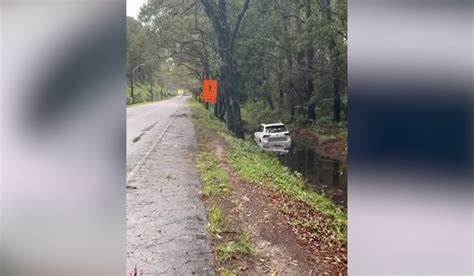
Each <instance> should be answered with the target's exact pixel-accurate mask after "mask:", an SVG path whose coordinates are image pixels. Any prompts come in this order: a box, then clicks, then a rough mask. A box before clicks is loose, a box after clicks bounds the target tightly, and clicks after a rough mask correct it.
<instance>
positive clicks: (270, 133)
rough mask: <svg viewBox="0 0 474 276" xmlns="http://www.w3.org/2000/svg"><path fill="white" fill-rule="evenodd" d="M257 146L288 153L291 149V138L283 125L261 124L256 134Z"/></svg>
mask: <svg viewBox="0 0 474 276" xmlns="http://www.w3.org/2000/svg"><path fill="white" fill-rule="evenodd" d="M254 139H255V142H256V143H257V145H258V146H259V147H260V148H262V149H264V150H269V151H274V152H279V153H288V151H289V149H290V147H291V136H290V132H289V131H288V129H286V127H285V125H284V124H283V123H274V124H261V125H259V126H258V128H257V131H256V132H255V133H254Z"/></svg>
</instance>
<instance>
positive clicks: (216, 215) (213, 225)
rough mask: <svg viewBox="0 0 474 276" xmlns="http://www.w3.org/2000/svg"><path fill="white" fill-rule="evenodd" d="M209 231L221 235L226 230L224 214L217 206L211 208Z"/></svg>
mask: <svg viewBox="0 0 474 276" xmlns="http://www.w3.org/2000/svg"><path fill="white" fill-rule="evenodd" d="M208 217H209V226H208V228H209V231H210V232H211V233H213V234H221V233H222V230H223V228H224V214H223V212H222V210H221V209H220V208H219V207H218V206H217V205H212V206H211V207H209V216H208Z"/></svg>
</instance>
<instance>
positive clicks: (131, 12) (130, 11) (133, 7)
mask: <svg viewBox="0 0 474 276" xmlns="http://www.w3.org/2000/svg"><path fill="white" fill-rule="evenodd" d="M145 2H146V0H127V16H132V17H135V18H137V16H138V12H139V11H140V7H141V6H142V5H143V4H145Z"/></svg>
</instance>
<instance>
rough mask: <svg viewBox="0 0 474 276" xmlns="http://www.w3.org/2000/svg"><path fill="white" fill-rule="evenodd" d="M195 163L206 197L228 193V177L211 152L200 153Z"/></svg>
mask: <svg viewBox="0 0 474 276" xmlns="http://www.w3.org/2000/svg"><path fill="white" fill-rule="evenodd" d="M196 163H197V167H198V169H199V171H200V173H201V180H202V183H203V192H204V194H205V195H206V196H208V197H214V196H216V195H219V194H222V193H226V192H228V191H230V189H231V187H230V180H229V175H228V174H227V172H226V171H225V170H224V169H222V168H221V167H219V162H218V160H217V157H216V156H215V154H214V153H213V152H201V153H200V154H198V156H197V158H196Z"/></svg>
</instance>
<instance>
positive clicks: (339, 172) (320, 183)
mask: <svg viewBox="0 0 474 276" xmlns="http://www.w3.org/2000/svg"><path fill="white" fill-rule="evenodd" d="M279 159H280V161H281V162H282V163H283V164H284V165H286V166H288V167H289V168H290V169H292V170H296V171H298V172H299V173H301V174H302V175H303V176H304V178H305V179H306V183H307V185H308V187H310V188H311V189H313V190H314V191H316V192H319V193H323V194H325V195H327V196H328V197H329V198H331V199H332V201H333V202H334V203H336V204H337V205H339V206H341V207H344V208H347V164H346V162H342V161H339V160H335V159H331V158H328V157H325V156H321V155H320V154H319V153H318V152H317V151H315V150H314V149H313V148H311V147H309V146H308V145H304V144H300V143H295V142H293V145H292V147H291V148H290V151H289V152H288V154H286V155H283V156H280V157H279Z"/></svg>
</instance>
